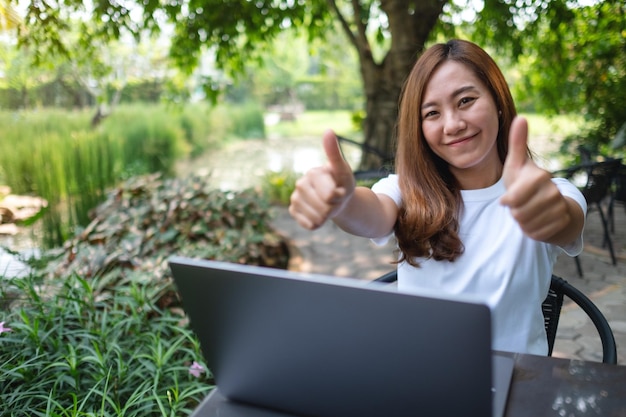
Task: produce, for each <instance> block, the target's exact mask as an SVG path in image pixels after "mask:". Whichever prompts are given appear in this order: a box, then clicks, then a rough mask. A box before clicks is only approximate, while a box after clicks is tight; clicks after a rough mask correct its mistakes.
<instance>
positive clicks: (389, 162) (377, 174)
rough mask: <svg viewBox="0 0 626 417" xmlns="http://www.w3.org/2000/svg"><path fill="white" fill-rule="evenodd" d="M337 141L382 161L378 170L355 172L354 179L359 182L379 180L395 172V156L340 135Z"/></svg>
mask: <svg viewBox="0 0 626 417" xmlns="http://www.w3.org/2000/svg"><path fill="white" fill-rule="evenodd" d="M337 139H338V140H339V143H340V144H341V143H347V144H350V145H353V146H356V147H358V148H360V149H361V152H362V154H371V155H374V156H375V157H376V158H378V160H379V161H380V165H379V167H378V168H373V169H368V170H356V171H354V178H355V179H356V180H357V181H358V180H378V179H380V178H384V177H386V176H388V175H389V174H392V173H393V172H394V168H393V165H394V162H395V161H394V159H395V158H394V155H387V154H385V153H384V152H382V151H381V150H380V149H376V148H374V147H371V146H369V145H368V144H366V143H361V142H357V141H355V140H352V139H348V138H346V137H343V136H340V135H337Z"/></svg>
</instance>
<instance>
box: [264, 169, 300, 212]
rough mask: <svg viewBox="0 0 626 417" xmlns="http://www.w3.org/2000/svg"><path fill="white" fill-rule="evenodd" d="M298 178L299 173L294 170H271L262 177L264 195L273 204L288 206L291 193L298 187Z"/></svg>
mask: <svg viewBox="0 0 626 417" xmlns="http://www.w3.org/2000/svg"><path fill="white" fill-rule="evenodd" d="M297 179H298V175H297V174H296V173H295V172H293V171H289V170H282V171H279V172H274V171H270V172H268V173H266V174H265V175H264V176H263V178H262V179H261V189H262V191H263V195H264V196H265V197H266V198H267V199H268V200H269V201H270V202H271V203H272V204H278V205H282V206H288V205H289V198H290V197H291V193H293V190H295V188H296V180H297Z"/></svg>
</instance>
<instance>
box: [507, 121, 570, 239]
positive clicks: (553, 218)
mask: <svg viewBox="0 0 626 417" xmlns="http://www.w3.org/2000/svg"><path fill="white" fill-rule="evenodd" d="M527 148H528V124H527V122H526V119H524V118H521V117H516V118H515V119H514V120H513V123H512V124H511V129H510V132H509V152H508V155H507V158H506V161H505V163H504V170H503V173H502V176H503V178H504V184H505V186H506V193H505V194H504V195H503V196H502V197H501V199H500V202H501V203H502V204H503V205H505V206H508V207H509V208H510V209H511V215H512V216H513V217H514V218H515V220H517V222H518V223H519V225H520V227H521V228H522V230H523V231H524V233H525V234H526V235H527V236H529V237H530V238H532V239H535V240H538V241H542V242H551V240H552V238H553V237H555V235H557V234H559V233H560V232H562V231H563V230H564V229H565V228H566V227H567V226H568V225H569V224H570V221H571V218H570V214H569V211H568V204H567V202H566V199H565V198H564V197H563V196H562V195H561V193H560V191H559V189H558V188H557V186H556V185H555V184H554V183H553V182H552V181H551V175H550V173H548V172H547V171H545V170H543V169H541V168H539V167H538V166H537V165H536V164H535V163H534V162H533V161H532V160H531V159H530V157H529V156H528V151H527Z"/></svg>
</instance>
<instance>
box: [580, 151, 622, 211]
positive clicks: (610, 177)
mask: <svg viewBox="0 0 626 417" xmlns="http://www.w3.org/2000/svg"><path fill="white" fill-rule="evenodd" d="M621 165H622V161H621V159H609V160H606V161H603V162H597V163H594V164H593V165H591V166H590V167H589V168H588V169H587V183H586V185H585V186H584V187H583V189H582V190H581V192H582V193H583V195H584V196H585V199H586V200H587V203H589V204H592V203H599V202H600V201H602V200H603V199H604V198H605V197H607V196H608V195H609V194H610V191H611V185H612V184H613V181H614V180H615V177H616V176H617V174H618V172H619V170H620V167H621Z"/></svg>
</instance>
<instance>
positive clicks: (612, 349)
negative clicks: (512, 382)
mask: <svg viewBox="0 0 626 417" xmlns="http://www.w3.org/2000/svg"><path fill="white" fill-rule="evenodd" d="M396 280H397V272H396V271H395V270H394V271H391V272H388V273H386V274H384V275H382V276H380V277H378V278H376V279H375V280H374V281H375V282H381V283H392V282H395V281H396ZM565 296H567V298H569V299H570V300H572V301H573V302H574V303H576V304H577V305H578V306H579V307H580V308H581V309H582V310H583V311H584V312H585V313H586V314H587V316H589V318H590V319H591V321H592V322H593V324H594V326H595V327H596V330H597V331H598V335H599V336H600V341H601V342H602V362H604V363H610V364H616V363H617V347H616V345H615V337H614V335H613V331H612V330H611V326H610V325H609V323H608V321H607V320H606V317H604V315H603V314H602V312H601V311H600V310H599V309H598V307H597V306H596V305H595V304H594V303H593V301H591V300H590V299H589V298H588V297H587V296H586V295H585V294H583V293H582V292H581V291H580V290H578V289H577V288H576V287H574V286H573V285H572V284H570V283H568V282H567V281H566V280H564V279H563V278H561V277H558V276H556V275H552V280H551V282H550V290H549V292H548V296H547V297H546V299H545V300H544V302H543V304H542V305H541V308H542V311H543V317H544V322H545V326H546V334H547V336H548V356H552V351H553V348H554V341H555V339H556V332H557V328H558V325H559V317H560V315H561V307H562V306H563V301H564V297H565Z"/></svg>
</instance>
